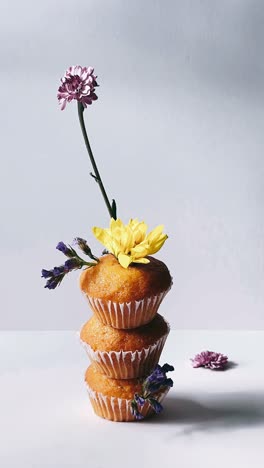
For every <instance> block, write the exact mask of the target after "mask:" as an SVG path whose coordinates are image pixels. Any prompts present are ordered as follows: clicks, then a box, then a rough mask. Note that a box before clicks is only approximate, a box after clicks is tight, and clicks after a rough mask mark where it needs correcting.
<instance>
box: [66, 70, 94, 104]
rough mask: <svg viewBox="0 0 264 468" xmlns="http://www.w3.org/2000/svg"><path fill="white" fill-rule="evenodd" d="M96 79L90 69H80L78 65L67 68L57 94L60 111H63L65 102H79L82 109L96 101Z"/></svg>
mask: <svg viewBox="0 0 264 468" xmlns="http://www.w3.org/2000/svg"><path fill="white" fill-rule="evenodd" d="M96 78H97V76H95V75H94V69H93V68H92V67H81V66H80V65H76V66H72V67H69V68H68V70H67V71H66V73H65V75H64V77H63V78H62V79H61V85H60V87H59V89H58V94H57V97H58V100H59V104H61V110H64V109H65V107H66V104H67V102H71V101H72V100H73V99H76V100H77V101H79V102H81V103H82V105H83V107H87V105H90V104H92V102H93V101H96V99H98V97H97V95H96V94H95V87H96V86H98V84H97V81H96Z"/></svg>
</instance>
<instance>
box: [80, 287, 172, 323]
mask: <svg viewBox="0 0 264 468" xmlns="http://www.w3.org/2000/svg"><path fill="white" fill-rule="evenodd" d="M168 291H169V289H167V290H166V291H163V292H161V293H159V294H157V295H155V296H151V297H146V298H143V299H141V300H139V301H131V302H123V303H118V302H112V301H106V300H104V299H98V298H94V297H91V296H89V295H88V294H85V296H86V297H87V300H88V303H89V305H90V307H91V309H92V310H93V312H94V313H95V315H96V316H97V318H98V319H99V320H101V322H103V323H105V324H106V325H110V326H111V327H114V328H120V329H129V328H137V327H140V326H142V325H145V324H147V323H149V322H151V320H152V319H153V318H154V316H155V315H156V313H157V311H158V308H159V306H160V304H161V302H162V300H163V299H164V297H165V296H166V294H167V292H168Z"/></svg>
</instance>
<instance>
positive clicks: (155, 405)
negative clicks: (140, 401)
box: [148, 398, 163, 414]
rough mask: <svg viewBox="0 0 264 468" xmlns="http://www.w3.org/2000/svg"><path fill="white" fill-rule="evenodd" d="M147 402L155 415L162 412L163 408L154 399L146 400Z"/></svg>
mask: <svg viewBox="0 0 264 468" xmlns="http://www.w3.org/2000/svg"><path fill="white" fill-rule="evenodd" d="M148 402H149V404H150V406H151V408H153V409H154V411H155V413H157V414H159V413H161V411H162V410H163V406H162V405H161V404H160V403H159V401H158V400H156V399H155V398H148Z"/></svg>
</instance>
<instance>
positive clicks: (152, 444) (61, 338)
mask: <svg viewBox="0 0 264 468" xmlns="http://www.w3.org/2000/svg"><path fill="white" fill-rule="evenodd" d="M204 349H210V350H214V351H219V352H223V353H226V354H228V356H229V357H230V359H231V360H233V361H235V362H236V363H237V364H238V365H237V366H233V368H231V369H229V370H227V371H224V372H217V371H209V370H205V369H193V368H192V367H191V366H190V363H189V358H190V357H191V356H193V355H194V354H195V353H196V352H199V351H202V350H204ZM263 351H264V332H228V331H225V332H212V331H172V332H171V334H170V336H169V338H168V341H167V344H166V346H165V349H164V351H163V355H162V359H161V363H165V362H168V363H170V364H173V365H174V366H175V372H174V373H172V375H171V377H173V379H174V382H175V385H174V387H173V389H172V390H171V391H170V394H169V395H168V397H167V399H166V400H165V401H164V406H165V410H164V412H163V413H162V414H161V415H159V416H155V417H154V418H152V419H149V420H146V421H142V422H139V423H113V422H110V421H106V420H104V419H101V418H99V417H97V416H96V415H94V413H93V411H92V408H91V405H90V403H89V400H88V396H87V394H86V390H85V387H84V384H83V374H84V371H85V368H86V367H87V365H88V362H87V357H86V355H85V354H84V351H83V349H81V347H80V346H79V343H78V340H77V336H76V333H74V332H1V333H0V397H1V398H0V466H1V467H3V468H9V467H12V468H31V467H34V468H35V467H36V468H51V467H52V468H63V467H72V468H84V467H85V468H86V467H91V468H105V467H110V468H111V467H115V468H121V467H122V468H123V467H126V468H132V467H133V468H134V467H135V466H140V467H143V468H156V467H162V468H166V467H169V468H170V467H179V468H185V467H186V468H192V467H195V468H199V467H203V468H205V467H210V468H218V467H221V468H222V467H224V466H225V467H226V468H229V467H230V468H231V467H234V468H236V467H239V468H244V467H245V468H248V467H250V466H254V468H258V467H263V459H264V372H263Z"/></svg>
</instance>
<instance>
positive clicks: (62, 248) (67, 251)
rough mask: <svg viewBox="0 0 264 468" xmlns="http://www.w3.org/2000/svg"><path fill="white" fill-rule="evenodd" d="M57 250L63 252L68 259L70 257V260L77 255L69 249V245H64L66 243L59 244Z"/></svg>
mask: <svg viewBox="0 0 264 468" xmlns="http://www.w3.org/2000/svg"><path fill="white" fill-rule="evenodd" d="M56 249H57V250H59V251H60V252H62V253H63V254H64V255H66V257H69V258H72V257H74V255H75V252H73V250H72V249H71V248H69V247H67V245H66V244H64V242H62V241H60V242H59V243H58V245H57V246H56Z"/></svg>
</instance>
